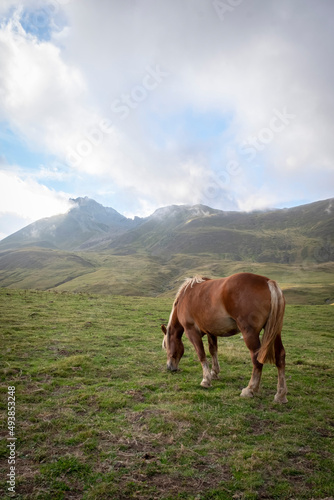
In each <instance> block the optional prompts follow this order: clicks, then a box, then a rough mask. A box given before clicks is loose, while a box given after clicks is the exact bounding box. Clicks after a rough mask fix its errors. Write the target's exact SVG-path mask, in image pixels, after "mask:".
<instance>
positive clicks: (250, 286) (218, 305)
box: [178, 273, 270, 336]
mask: <svg viewBox="0 0 334 500" xmlns="http://www.w3.org/2000/svg"><path fill="white" fill-rule="evenodd" d="M268 281H269V279H268V278H266V277H264V276H260V275H256V274H252V273H237V274H233V275H232V276H229V277H227V278H220V279H212V280H206V281H204V282H202V283H199V284H195V285H194V286H193V287H189V288H187V290H186V291H185V293H184V294H183V295H182V297H180V300H179V303H178V318H179V320H180V322H181V324H183V326H184V327H186V325H187V324H190V325H191V324H195V325H196V327H197V328H198V329H200V330H201V331H203V332H204V333H212V334H214V335H217V336H220V335H222V336H227V335H234V334H235V333H237V332H238V331H239V329H240V326H239V325H241V324H242V323H244V322H248V323H249V324H251V325H252V324H253V326H254V327H257V326H258V325H260V324H261V328H262V326H263V325H264V323H265V322H266V319H267V317H268V314H269V311H270V290H269V287H268Z"/></svg>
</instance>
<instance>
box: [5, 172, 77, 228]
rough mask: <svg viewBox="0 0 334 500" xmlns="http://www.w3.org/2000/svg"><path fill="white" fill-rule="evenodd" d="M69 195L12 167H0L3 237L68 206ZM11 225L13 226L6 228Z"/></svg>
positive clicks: (60, 211)
mask: <svg viewBox="0 0 334 500" xmlns="http://www.w3.org/2000/svg"><path fill="white" fill-rule="evenodd" d="M71 206H72V205H71V203H70V201H69V195H68V194H67V193H59V192H55V191H52V190H50V189H48V188H47V187H46V186H44V185H41V184H39V183H37V182H36V181H34V180H32V179H30V178H29V177H27V178H26V179H23V178H22V175H21V176H20V175H18V174H17V173H15V172H13V171H6V170H2V171H0V222H1V226H2V231H1V233H2V237H4V236H8V234H10V232H13V231H15V230H16V229H20V228H21V227H23V226H25V225H27V224H30V223H31V222H33V221H35V220H38V219H41V218H44V217H50V216H52V215H54V214H58V213H65V212H67V211H68V210H69V209H70V208H71ZM8 221H10V223H11V224H10V227H12V228H13V227H14V229H13V230H12V231H9V230H8V229H9V225H8Z"/></svg>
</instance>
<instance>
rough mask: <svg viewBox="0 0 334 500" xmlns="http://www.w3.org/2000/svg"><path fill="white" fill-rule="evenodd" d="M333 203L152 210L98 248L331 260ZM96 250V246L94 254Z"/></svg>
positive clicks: (279, 259) (333, 248) (165, 254)
mask: <svg viewBox="0 0 334 500" xmlns="http://www.w3.org/2000/svg"><path fill="white" fill-rule="evenodd" d="M332 204H333V200H326V201H321V202H317V203H312V204H310V205H304V206H301V207H295V208H291V209H284V210H273V211H268V212H252V213H242V212H223V211H220V210H214V209H210V208H209V207H205V206H202V205H197V206H194V207H187V206H181V207H178V206H172V207H166V208H164V209H159V210H157V211H156V212H155V213H154V214H153V215H151V216H150V217H148V218H147V219H146V221H143V222H142V223H141V224H140V226H138V227H137V228H135V229H133V230H129V231H127V232H126V233H124V234H122V235H120V236H119V237H117V238H115V239H113V240H110V241H109V242H108V241H107V240H106V241H104V242H103V246H101V247H100V249H109V250H112V251H113V252H116V253H118V254H123V255H126V254H129V253H133V252H135V251H141V252H146V253H148V254H150V255H155V256H161V257H165V258H166V257H168V256H170V255H173V254H177V253H184V254H200V253H210V254H212V253H215V254H219V255H220V256H221V257H224V258H229V259H232V260H255V261H258V262H281V263H292V262H301V261H303V260H305V259H310V260H315V261H319V262H326V261H331V260H334V245H333V244H332V243H331V242H333V241H334V210H332V208H331V207H332ZM97 249H98V247H96V250H97Z"/></svg>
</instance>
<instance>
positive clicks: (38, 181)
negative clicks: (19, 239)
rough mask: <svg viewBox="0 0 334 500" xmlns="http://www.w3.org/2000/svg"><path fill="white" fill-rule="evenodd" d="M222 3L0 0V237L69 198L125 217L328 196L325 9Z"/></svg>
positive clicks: (331, 172)
mask: <svg viewBox="0 0 334 500" xmlns="http://www.w3.org/2000/svg"><path fill="white" fill-rule="evenodd" d="M226 2H227V3H228V5H229V8H228V9H225V8H224V5H225V4H226ZM226 2H225V4H224V2H219V1H217V0H216V1H215V0H213V1H207V0H183V1H182V2H180V1H179V0H148V1H144V0H137V1H131V2H110V1H106V0H101V2H99V3H98V4H97V2H94V1H93V0H52V1H51V2H50V1H43V0H25V1H24V2H23V1H21V0H6V1H4V2H2V3H1V6H0V18H1V21H0V65H1V68H0V75H1V76H0V96H1V100H0V190H1V192H0V238H1V237H5V236H6V235H8V234H10V233H12V232H14V231H16V230H18V229H20V228H21V227H23V226H25V225H27V224H29V223H30V222H32V221H34V220H36V219H39V218H42V217H48V216H51V215H55V214H57V213H61V212H64V211H66V210H68V209H69V208H70V206H71V205H70V203H69V201H68V200H69V199H70V198H76V197H78V196H89V197H91V198H93V199H95V200H96V201H98V202H100V203H102V204H104V205H105V206H111V207H113V208H115V209H116V210H118V211H119V212H120V213H123V214H125V215H127V216H131V217H132V216H134V215H140V216H144V215H148V214H150V213H152V212H153V211H154V210H155V209H156V208H158V207H160V206H166V205H169V204H197V203H203V204H206V205H210V206H212V207H215V208H219V209H223V210H248V211H249V210H254V209H256V210H258V209H267V208H273V207H278V208H283V207H291V206H295V205H299V204H302V203H308V202H312V201H316V200H319V199H326V198H330V197H332V196H333V186H334V169H333V155H334V144H333V140H332V137H333V132H334V130H333V116H334V113H333V111H334V109H333V107H334V99H333V97H332V88H333V83H334V64H333V54H332V46H333V42H334V40H333V38H334V34H333V30H332V24H331V19H332V18H333V14H334V4H333V3H332V2H330V1H329V0H320V1H319V2H315V1H313V0H303V1H302V0H296V1H295V2H293V3H292V2H290V1H288V0H282V1H281V2H276V1H274V0H268V1H267V2H265V3H264V2H261V1H260V0H247V1H246V0H244V1H241V2H237V3H235V2H232V1H231V2H229V0H226Z"/></svg>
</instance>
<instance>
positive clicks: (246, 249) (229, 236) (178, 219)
mask: <svg viewBox="0 0 334 500" xmlns="http://www.w3.org/2000/svg"><path fill="white" fill-rule="evenodd" d="M71 201H72V204H73V206H72V208H71V209H70V210H69V211H68V212H67V213H66V214H62V215H56V216H53V217H49V218H45V219H41V220H39V221H36V222H34V223H32V224H30V225H28V226H27V227H25V228H23V229H21V230H20V231H17V232H16V233H14V234H12V235H10V236H8V237H7V238H5V239H3V240H2V241H0V286H7V287H8V286H9V287H19V288H25V287H26V288H43V289H50V288H51V289H52V288H54V289H59V288H61V287H64V286H65V284H66V286H67V287H68V289H72V290H73V289H74V290H76V291H78V290H84V289H86V290H92V289H94V290H95V291H98V290H99V286H100V285H101V280H102V281H103V280H104V279H105V278H104V277H103V273H102V269H104V270H105V273H106V274H105V276H109V279H110V280H111V282H113V283H115V284H116V289H115V291H116V293H120V292H122V293H137V292H138V287H136V286H134V282H133V280H134V277H135V276H137V272H138V273H139V276H141V277H140V281H142V280H143V278H142V272H141V271H139V270H140V269H141V266H144V268H145V270H146V272H148V273H149V275H150V280H149V282H148V283H146V285H145V286H144V287H143V288H141V289H140V290H141V291H142V292H143V293H144V292H145V293H146V294H148V295H154V294H157V293H163V292H164V291H165V290H168V289H171V288H173V283H174V281H173V280H175V279H176V278H177V277H178V276H179V275H182V274H183V273H186V272H188V271H194V270H197V269H198V268H199V270H200V269H203V271H204V270H205V268H206V266H207V265H208V263H210V265H211V273H212V272H213V273H214V274H215V273H217V274H218V273H219V274H222V273H221V270H220V268H221V266H222V265H223V263H225V267H226V263H229V266H228V267H229V268H231V269H232V268H233V269H234V268H235V267H238V264H239V267H240V264H241V263H248V265H247V269H249V267H250V263H251V264H252V266H253V267H254V266H255V267H259V266H261V265H263V266H264V268H265V267H268V266H270V265H271V266H273V265H276V266H288V267H289V266H290V268H291V266H302V265H304V266H305V263H306V262H307V263H308V266H310V265H312V266H315V265H317V266H319V265H326V264H327V265H328V266H331V263H333V262H334V199H329V200H324V201H318V202H315V203H311V204H307V205H302V206H298V207H294V208H288V209H280V210H268V211H257V212H250V213H246V212H226V211H221V210H217V209H213V208H210V207H208V206H205V205H194V206H187V205H172V206H168V207H164V208H159V209H158V210H156V211H155V212H154V213H153V214H152V215H150V216H149V217H145V218H140V217H135V218H134V219H128V218H126V217H124V216H123V215H121V214H119V213H118V212H117V211H116V210H114V209H113V208H106V207H104V206H102V205H101V204H99V203H97V202H96V201H94V200H92V199H89V198H87V197H85V198H77V199H75V200H71ZM120 263H121V267H122V268H123V274H124V273H125V275H126V274H127V272H129V273H130V274H129V276H128V277H127V279H126V281H125V282H124V283H123V285H122V286H121V287H120V285H119V280H117V276H118V275H119V273H120ZM201 263H202V265H201ZM232 264H233V265H232ZM43 270H44V271H43ZM131 273H132V274H131ZM93 276H94V277H95V278H96V281H94V286H93V285H92V278H93ZM161 276H163V278H166V279H167V280H166V283H165V284H164V285H162V284H159V285H158V283H161ZM88 282H89V284H88ZM73 287H74V288H73ZM75 287H76V288H75ZM150 287H151V288H150ZM102 289H103V290H104V291H109V292H110V289H109V288H108V287H107V290H106V289H105V287H102Z"/></svg>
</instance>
